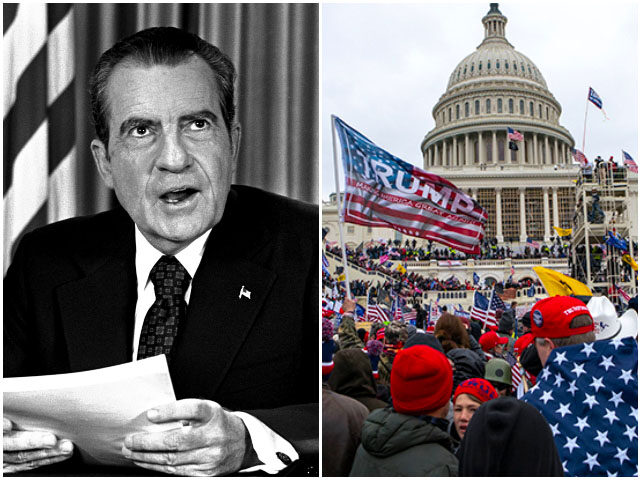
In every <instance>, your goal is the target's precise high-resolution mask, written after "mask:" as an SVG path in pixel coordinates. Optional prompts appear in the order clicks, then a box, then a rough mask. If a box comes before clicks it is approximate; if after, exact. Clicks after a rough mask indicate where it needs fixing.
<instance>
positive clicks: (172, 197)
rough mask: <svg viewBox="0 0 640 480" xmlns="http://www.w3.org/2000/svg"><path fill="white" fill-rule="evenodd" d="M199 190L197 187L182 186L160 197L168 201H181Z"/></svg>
mask: <svg viewBox="0 0 640 480" xmlns="http://www.w3.org/2000/svg"><path fill="white" fill-rule="evenodd" d="M197 192H198V190H196V189H195V188H191V187H180V188H175V189H173V190H169V191H168V192H165V193H163V194H162V195H160V199H161V200H162V201H164V202H166V203H180V202H184V201H185V200H188V199H189V198H191V197H192V196H193V195H195V194H196V193H197Z"/></svg>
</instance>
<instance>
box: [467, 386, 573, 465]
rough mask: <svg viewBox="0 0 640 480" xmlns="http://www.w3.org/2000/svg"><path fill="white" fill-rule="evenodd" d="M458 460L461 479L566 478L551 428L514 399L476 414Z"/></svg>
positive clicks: (489, 404)
mask: <svg viewBox="0 0 640 480" xmlns="http://www.w3.org/2000/svg"><path fill="white" fill-rule="evenodd" d="M457 456H458V459H459V460H460V476H472V477H484V476H528V477H562V476H563V468H562V463H560V457H559V455H558V450H557V449H556V444H555V442H554V441H553V434H552V432H551V428H550V427H549V424H548V423H547V421H546V420H545V418H544V417H543V416H542V415H541V414H540V412H538V410H537V409H536V408H535V407H533V406H531V405H529V404H528V403H525V402H523V401H521V400H517V399H516V398H513V397H498V398H496V399H494V400H490V401H488V402H486V403H483V404H482V405H481V406H480V408H478V410H476V412H475V413H474V414H473V417H472V418H471V422H469V427H468V428H467V431H466V433H465V434H464V438H463V439H462V443H461V444H460V448H459V449H458V452H457Z"/></svg>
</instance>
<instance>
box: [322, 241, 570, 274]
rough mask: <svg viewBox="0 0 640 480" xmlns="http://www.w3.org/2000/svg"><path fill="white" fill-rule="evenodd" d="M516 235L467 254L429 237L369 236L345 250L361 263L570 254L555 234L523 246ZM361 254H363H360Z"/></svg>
mask: <svg viewBox="0 0 640 480" xmlns="http://www.w3.org/2000/svg"><path fill="white" fill-rule="evenodd" d="M515 242H517V239H515V238H505V239H504V241H502V242H498V239H497V238H495V237H492V238H484V239H483V240H482V243H481V245H480V250H481V253H480V254H478V255H471V254H466V253H464V252H460V251H457V250H455V249H454V248H451V247H436V246H434V244H433V242H431V241H429V242H428V243H427V245H426V246H418V244H417V242H416V240H415V239H413V240H411V241H409V240H408V239H407V240H405V242H404V244H403V243H402V242H401V241H400V240H391V239H389V240H378V241H376V240H371V241H369V242H367V243H364V242H363V243H362V244H361V245H358V246H357V247H356V248H355V249H353V248H350V247H348V246H347V250H348V252H347V254H348V255H349V254H351V255H353V256H354V259H355V260H357V261H363V260H364V261H365V262H364V263H361V265H362V266H363V267H364V266H366V265H367V263H366V261H367V260H376V261H379V260H380V259H381V258H387V257H388V258H389V259H390V260H392V261H397V260H400V261H403V262H405V261H421V262H424V261H429V260H466V259H469V258H472V259H476V260H496V259H497V260H504V259H506V258H518V259H527V258H543V257H547V258H566V257H567V256H568V254H569V245H568V243H567V242H563V241H562V239H561V238H560V237H555V238H554V239H553V240H552V241H551V242H550V244H549V245H547V244H545V243H542V244H540V243H538V242H535V241H534V240H531V241H530V242H529V243H528V244H526V245H524V246H522V247H521V246H516V245H514V244H515ZM339 248H340V247H339V246H337V244H336V243H333V244H331V243H329V245H328V247H327V249H328V250H330V251H333V252H335V253H337V254H339V253H340V252H339ZM360 257H362V258H360Z"/></svg>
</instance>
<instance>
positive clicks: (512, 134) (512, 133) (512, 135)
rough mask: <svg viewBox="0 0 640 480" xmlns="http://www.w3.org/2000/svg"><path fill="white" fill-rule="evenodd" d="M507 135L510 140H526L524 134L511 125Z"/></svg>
mask: <svg viewBox="0 0 640 480" xmlns="http://www.w3.org/2000/svg"><path fill="white" fill-rule="evenodd" d="M507 136H508V137H509V140H514V141H516V142H521V141H522V140H524V137H523V136H522V134H521V133H520V132H519V131H517V130H514V129H513V128H511V127H507Z"/></svg>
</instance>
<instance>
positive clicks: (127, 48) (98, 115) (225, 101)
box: [89, 27, 236, 146]
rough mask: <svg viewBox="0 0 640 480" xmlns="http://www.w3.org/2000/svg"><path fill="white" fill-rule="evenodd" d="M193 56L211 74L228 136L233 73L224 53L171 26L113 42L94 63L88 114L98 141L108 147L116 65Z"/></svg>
mask: <svg viewBox="0 0 640 480" xmlns="http://www.w3.org/2000/svg"><path fill="white" fill-rule="evenodd" d="M194 56H198V57H200V58H201V59H203V60H204V61H205V62H206V63H207V64H208V65H209V67H211V71H212V72H213V74H214V78H215V80H216V83H217V85H218V89H219V90H220V98H219V101H220V109H221V110H222V117H223V119H224V123H225V125H226V126H227V131H228V132H229V135H231V127H232V125H233V123H234V118H235V111H236V107H235V103H234V81H235V78H236V71H235V68H234V66H233V63H232V62H231V60H230V59H229V57H227V56H226V55H225V54H224V53H222V52H221V51H220V49H218V47H215V46H213V45H211V44H210V43H208V42H206V41H204V40H202V39H201V38H200V37H198V36H197V35H194V34H193V33H189V32H185V31H184V30H180V29H179V28H174V27H154V28H148V29H146V30H142V31H140V32H138V33H134V34H133V35H131V36H129V37H126V38H124V39H122V40H120V41H119V42H117V43H116V44H115V45H114V46H113V47H111V48H110V49H109V50H107V51H106V52H104V53H103V54H102V56H101V57H100V60H98V63H97V64H96V67H95V68H94V70H93V74H92V75H91V78H90V80H89V94H90V96H91V113H92V115H93V123H94V126H95V129H96V135H97V136H98V139H99V140H100V141H101V142H102V143H104V144H105V146H107V145H108V142H109V121H108V107H109V106H108V99H107V83H108V81H109V77H110V76H111V73H112V72H113V69H114V68H115V67H116V65H118V64H120V63H123V62H133V63H138V64H141V65H143V66H149V67H150V66H153V65H168V66H176V65H178V64H180V63H183V62H186V61H188V60H189V59H191V58H192V57H194Z"/></svg>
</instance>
